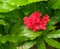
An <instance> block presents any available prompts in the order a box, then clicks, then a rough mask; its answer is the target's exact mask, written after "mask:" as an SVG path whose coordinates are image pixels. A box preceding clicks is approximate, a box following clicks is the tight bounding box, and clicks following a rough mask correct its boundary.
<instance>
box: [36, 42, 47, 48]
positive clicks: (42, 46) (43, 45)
mask: <svg viewBox="0 0 60 49" xmlns="http://www.w3.org/2000/svg"><path fill="white" fill-rule="evenodd" d="M37 48H38V49H46V46H45V43H44V41H40V42H39V43H37Z"/></svg>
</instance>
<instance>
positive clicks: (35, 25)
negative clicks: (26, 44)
mask: <svg viewBox="0 0 60 49" xmlns="http://www.w3.org/2000/svg"><path fill="white" fill-rule="evenodd" d="M41 16H42V14H41V12H33V13H32V14H31V15H30V16H29V17H26V16H25V17H24V19H23V20H24V24H25V25H26V26H27V28H29V29H31V30H33V31H38V30H40V29H43V30H46V25H47V23H48V22H49V20H50V17H49V16H48V14H46V15H45V16H43V17H41Z"/></svg>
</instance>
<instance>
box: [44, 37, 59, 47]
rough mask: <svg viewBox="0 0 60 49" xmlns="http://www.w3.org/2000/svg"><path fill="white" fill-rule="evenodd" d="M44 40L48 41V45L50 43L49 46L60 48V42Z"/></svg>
mask: <svg viewBox="0 0 60 49" xmlns="http://www.w3.org/2000/svg"><path fill="white" fill-rule="evenodd" d="M44 40H45V41H46V43H48V45H50V46H52V47H55V48H60V43H59V42H58V41H56V40H54V39H49V38H44Z"/></svg>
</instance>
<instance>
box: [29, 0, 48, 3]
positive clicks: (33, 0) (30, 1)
mask: <svg viewBox="0 0 60 49" xmlns="http://www.w3.org/2000/svg"><path fill="white" fill-rule="evenodd" d="M39 1H47V0H28V2H29V3H32V2H39Z"/></svg>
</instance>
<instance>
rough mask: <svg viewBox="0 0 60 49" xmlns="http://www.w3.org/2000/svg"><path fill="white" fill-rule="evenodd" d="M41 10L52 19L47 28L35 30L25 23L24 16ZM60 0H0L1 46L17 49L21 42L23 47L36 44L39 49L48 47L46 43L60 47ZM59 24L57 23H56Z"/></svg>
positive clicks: (24, 48) (26, 48) (28, 47)
mask: <svg viewBox="0 0 60 49" xmlns="http://www.w3.org/2000/svg"><path fill="white" fill-rule="evenodd" d="M34 11H39V12H41V13H42V15H43V16H44V15H45V14H48V15H49V16H50V21H49V23H48V24H47V29H46V30H39V31H37V32H34V31H32V30H30V29H28V28H27V27H26V26H25V25H24V23H23V18H24V16H29V15H31V13H32V12H34ZM59 22H60V0H58V1H57V0H17V1H16V0H0V48H1V49H7V48H10V49H16V47H17V46H18V45H19V44H20V46H21V45H22V46H23V49H30V48H31V47H32V46H34V45H36V46H37V49H46V43H47V44H48V45H50V46H52V47H55V48H58V49H60V46H59V45H60V42H59V40H57V39H58V38H60V29H57V27H59V26H60V25H59V26H57V25H58V24H57V23H59ZM56 24H57V25H56Z"/></svg>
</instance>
